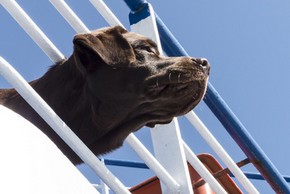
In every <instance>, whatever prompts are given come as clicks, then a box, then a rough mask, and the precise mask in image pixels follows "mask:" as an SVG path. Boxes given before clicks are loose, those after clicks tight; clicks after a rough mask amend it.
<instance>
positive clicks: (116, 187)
mask: <svg viewBox="0 0 290 194" xmlns="http://www.w3.org/2000/svg"><path fill="white" fill-rule="evenodd" d="M0 74H1V75H2V76H3V77H4V78H5V79H6V80H7V81H8V82H9V83H10V84H11V85H12V86H13V87H14V88H15V89H16V90H17V92H18V93H19V94H20V95H21V96H22V97H23V98H24V99H25V100H26V101H27V102H28V103H29V104H30V106H32V107H33V109H34V110H35V111H36V112H37V113H38V114H39V115H40V116H41V117H42V118H43V119H44V120H45V121H46V122H47V123H48V124H49V126H50V127H51V128H52V129H53V130H54V131H55V132H56V133H57V134H58V135H59V136H60V137H61V138H62V139H63V140H64V141H65V142H66V143H67V144H68V145H69V146H70V148H71V149H72V150H73V151H74V152H75V153H76V154H77V155H78V156H79V157H80V158H81V159H82V160H83V161H84V162H85V163H86V164H88V166H90V167H91V168H92V169H93V170H94V171H95V172H96V173H97V174H98V175H99V176H100V177H101V178H102V180H103V181H104V182H105V183H106V184H107V185H108V186H109V187H110V188H111V189H112V190H113V191H114V192H116V193H124V194H129V193H130V192H129V191H128V189H127V188H126V187H125V186H124V185H123V184H122V183H121V182H120V181H119V180H118V179H117V178H116V177H115V176H114V175H113V174H112V173H111V172H110V171H109V170H108V169H107V168H106V167H105V166H104V165H103V164H102V163H101V162H100V161H99V159H98V158H97V157H96V156H95V155H94V153H92V152H91V150H90V149H89V148H88V147H87V146H86V145H85V144H84V143H83V142H82V141H81V140H80V139H79V138H78V136H76V135H75V134H74V133H73V132H72V131H71V129H70V128H69V127H68V126H67V125H66V124H65V123H64V122H63V121H62V120H61V119H60V118H59V117H58V116H57V115H56V113H55V112H54V111H53V110H52V109H51V108H50V107H49V106H48V104H47V103H46V102H45V101H44V100H43V99H42V98H41V97H40V96H39V95H38V94H37V93H36V92H35V91H34V90H33V88H32V87H31V86H30V85H29V84H28V83H27V82H26V81H25V80H24V79H23V78H22V77H21V75H20V74H19V73H18V72H17V71H16V70H15V69H14V68H13V67H12V66H11V65H10V64H9V63H8V62H7V61H5V60H4V59H3V58H2V57H0Z"/></svg>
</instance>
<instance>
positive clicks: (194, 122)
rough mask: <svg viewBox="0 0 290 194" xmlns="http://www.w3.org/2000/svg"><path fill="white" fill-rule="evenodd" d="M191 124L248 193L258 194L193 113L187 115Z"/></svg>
mask: <svg viewBox="0 0 290 194" xmlns="http://www.w3.org/2000/svg"><path fill="white" fill-rule="evenodd" d="M185 116H186V118H187V119H188V120H189V122H190V123H191V124H192V125H193V126H194V127H195V129H196V130H197V131H198V132H199V134H200V135H201V136H202V137H203V138H204V139H205V140H206V142H207V143H208V145H209V146H210V147H211V148H212V149H213V150H214V151H215V153H216V154H217V155H218V156H219V157H220V159H221V160H222V161H223V162H224V163H225V164H226V166H227V167H228V168H229V169H230V171H231V172H232V173H233V175H234V176H235V177H236V179H237V180H238V181H239V182H240V183H241V185H242V186H243V187H244V188H245V189H246V191H247V192H248V193H251V194H258V193H259V192H258V191H257V189H256V188H255V187H254V186H253V184H252V183H251V182H250V181H249V179H248V178H247V177H246V176H245V175H244V173H243V172H242V171H241V169H240V168H239V167H238V166H237V165H236V163H235V162H234V161H233V160H232V158H231V157H230V156H229V155H228V153H227V152H226V151H225V150H224V148H223V147H222V146H221V145H220V143H219V142H218V141H217V140H216V138H215V137H214V136H213V135H212V134H211V133H210V131H209V130H208V129H207V127H206V126H205V125H204V124H203V123H202V121H201V120H200V119H199V118H198V117H197V115H196V114H195V113H194V112H193V111H191V112H189V113H188V114H186V115H185Z"/></svg>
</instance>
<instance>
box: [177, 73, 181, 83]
mask: <svg viewBox="0 0 290 194" xmlns="http://www.w3.org/2000/svg"><path fill="white" fill-rule="evenodd" d="M180 76H181V73H179V74H178V77H177V83H179V82H180Z"/></svg>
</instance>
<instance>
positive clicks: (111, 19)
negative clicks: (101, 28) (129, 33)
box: [90, 0, 124, 27]
mask: <svg viewBox="0 0 290 194" xmlns="http://www.w3.org/2000/svg"><path fill="white" fill-rule="evenodd" d="M90 2H91V3H92V4H93V6H94V7H95V8H96V9H97V10H98V12H99V13H100V14H101V15H102V16H103V18H104V19H105V20H106V21H107V22H108V24H109V25H110V26H117V25H118V26H123V24H122V23H121V22H120V21H119V20H118V18H117V17H116V16H115V15H114V14H113V13H112V11H111V10H110V9H109V8H108V6H107V5H106V4H105V3H104V2H103V1H102V0H90ZM123 27H124V26H123Z"/></svg>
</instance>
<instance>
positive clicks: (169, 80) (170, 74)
mask: <svg viewBox="0 0 290 194" xmlns="http://www.w3.org/2000/svg"><path fill="white" fill-rule="evenodd" d="M169 82H171V72H170V73H169Z"/></svg>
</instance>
